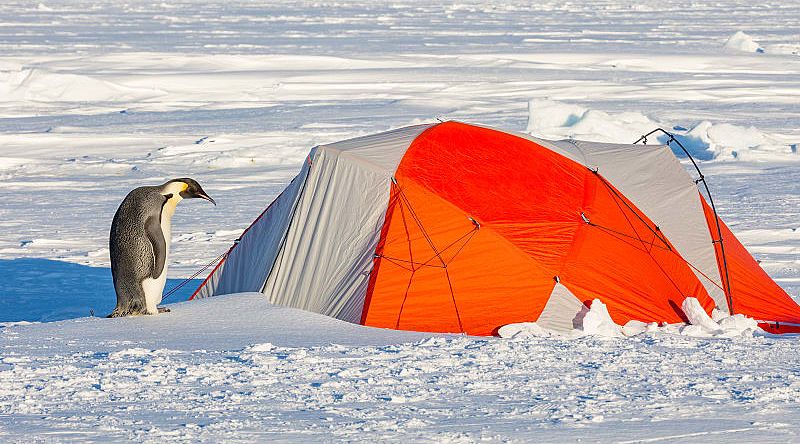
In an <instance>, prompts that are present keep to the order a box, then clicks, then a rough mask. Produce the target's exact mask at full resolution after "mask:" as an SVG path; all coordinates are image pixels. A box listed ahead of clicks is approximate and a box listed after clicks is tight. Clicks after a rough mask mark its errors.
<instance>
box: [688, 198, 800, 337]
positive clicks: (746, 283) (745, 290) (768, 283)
mask: <svg viewBox="0 0 800 444" xmlns="http://www.w3.org/2000/svg"><path fill="white" fill-rule="evenodd" d="M703 210H704V212H705V216H706V219H707V221H708V227H709V232H710V233H711V235H712V236H713V238H714V241H715V244H714V245H715V246H716V249H717V254H718V257H719V267H720V270H724V268H725V265H726V263H727V269H728V276H729V277H730V294H731V299H732V301H733V311H734V313H741V314H744V315H747V316H749V317H751V318H754V319H756V320H760V321H773V322H774V321H777V322H782V323H784V324H787V323H789V324H796V325H797V326H800V310H798V306H797V303H796V302H795V301H794V300H793V299H792V298H791V296H789V295H788V294H787V293H786V291H784V290H783V288H781V287H780V286H779V285H778V284H776V283H775V281H773V280H772V279H771V278H770V277H769V276H768V275H767V273H766V272H764V270H763V269H762V268H761V266H760V265H759V264H758V262H756V260H755V259H753V256H751V255H750V253H748V251H747V249H745V248H744V245H742V243H741V242H739V239H737V238H736V236H734V235H733V232H731V230H730V228H728V226H727V225H725V222H723V221H722V220H721V219H719V224H720V225H719V228H720V230H721V232H722V242H723V246H724V248H725V263H723V261H722V257H723V256H722V250H721V247H720V243H719V242H718V240H719V235H718V233H717V225H716V220H717V218H715V217H714V212H713V211H712V209H711V206H710V205H708V203H706V201H705V199H704V200H703ZM786 327H788V326H786Z"/></svg>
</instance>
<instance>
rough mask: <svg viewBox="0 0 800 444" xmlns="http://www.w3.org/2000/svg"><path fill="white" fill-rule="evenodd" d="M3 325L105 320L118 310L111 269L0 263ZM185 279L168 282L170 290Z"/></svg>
mask: <svg viewBox="0 0 800 444" xmlns="http://www.w3.org/2000/svg"><path fill="white" fill-rule="evenodd" d="M0 275H2V276H3V277H4V279H3V283H4V285H3V289H2V290H0V323H3V322H17V321H30V322H50V321H60V320H64V319H73V318H82V317H87V316H90V315H91V313H92V312H94V316H98V317H104V316H106V315H107V314H109V313H111V311H112V310H114V306H115V304H116V296H115V293H114V283H113V281H112V279H111V269H110V268H104V267H89V266H86V265H80V264H73V263H69V262H62V261H55V260H50V259H34V258H19V259H10V260H5V259H3V260H0ZM182 281H183V279H167V284H166V286H165V287H166V290H167V291H168V290H169V289H171V288H173V287H174V286H176V285H178V284H179V283H181V282H182ZM198 285H200V279H194V280H193V281H190V282H189V283H187V284H186V285H184V286H183V287H181V288H180V289H179V290H178V291H176V292H175V293H174V294H173V295H171V296H170V298H169V299H168V300H167V301H166V302H167V303H169V302H179V301H185V300H186V299H188V298H189V296H191V294H192V292H193V291H194V289H195V288H197V286H198Z"/></svg>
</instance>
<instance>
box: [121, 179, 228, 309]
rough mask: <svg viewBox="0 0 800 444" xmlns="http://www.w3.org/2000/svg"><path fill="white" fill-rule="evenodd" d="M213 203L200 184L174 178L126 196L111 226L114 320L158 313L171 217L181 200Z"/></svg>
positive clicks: (165, 278)
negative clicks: (202, 200) (192, 199)
mask: <svg viewBox="0 0 800 444" xmlns="http://www.w3.org/2000/svg"><path fill="white" fill-rule="evenodd" d="M188 198H200V199H205V200H207V201H209V202H211V203H213V204H214V205H216V204H217V203H216V202H214V199H212V198H211V197H210V196H209V195H208V194H206V192H205V191H203V188H202V187H201V186H200V184H199V183H197V181H195V180H194V179H189V178H181V179H173V180H170V181H168V182H166V183H164V184H163V185H160V186H147V187H139V188H136V189H134V190H133V191H131V192H130V193H128V195H127V196H126V197H125V199H124V200H123V201H122V204H120V206H119V208H118V209H117V212H116V214H114V220H113V222H111V236H110V239H109V252H110V255H111V275H112V277H113V279H114V289H115V290H116V292H117V306H116V308H114V311H113V312H112V313H111V314H110V315H108V317H110V318H115V317H121V316H135V315H144V314H156V313H158V311H159V310H158V304H159V303H160V302H161V298H162V295H163V291H164V284H166V282H167V263H168V262H167V259H168V257H169V243H170V239H171V238H172V215H173V214H174V213H175V207H176V206H177V205H178V202H180V201H181V200H183V199H188Z"/></svg>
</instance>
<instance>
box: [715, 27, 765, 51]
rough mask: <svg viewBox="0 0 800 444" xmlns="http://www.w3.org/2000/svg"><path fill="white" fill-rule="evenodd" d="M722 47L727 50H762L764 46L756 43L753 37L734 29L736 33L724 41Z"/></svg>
mask: <svg viewBox="0 0 800 444" xmlns="http://www.w3.org/2000/svg"><path fill="white" fill-rule="evenodd" d="M724 48H725V49H727V50H729V51H743V52H764V48H762V47H761V45H759V44H758V43H756V41H755V40H753V37H751V36H750V35H748V34H745V33H744V32H742V31H736V34H734V35H732V36H731V38H729V39H728V41H727V42H725V46H724Z"/></svg>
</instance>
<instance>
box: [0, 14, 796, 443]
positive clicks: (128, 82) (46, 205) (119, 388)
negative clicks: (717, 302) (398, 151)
mask: <svg viewBox="0 0 800 444" xmlns="http://www.w3.org/2000/svg"><path fill="white" fill-rule="evenodd" d="M260 3H263V2H243V1H230V2H224V3H222V2H221V3H217V4H209V3H206V2H192V1H164V2H161V1H143V0H136V1H131V2H127V3H124V4H123V3H121V2H113V1H92V2H82V1H49V0H45V1H43V2H41V3H38V2H22V1H10V2H4V3H3V4H2V5H0V272H2V274H3V276H4V279H3V282H5V286H4V288H3V290H0V441H9V442H18V441H34V442H64V441H74V442H85V441H87V440H88V441H92V440H94V441H130V440H135V441H151V442H163V441H166V440H169V441H182V440H185V441H192V442H195V441H223V440H224V441H226V442H252V441H270V440H278V441H293V442H309V441H322V442H329V441H330V442H332V441H384V440H386V441H394V442H409V441H415V442H434V441H435V442H474V441H479V440H486V441H489V442H509V441H510V442H564V441H578V440H580V441H582V442H698V441H703V442H731V441H733V442H745V441H755V440H758V441H764V442H775V441H778V442H789V441H799V440H800V426H799V425H798V424H800V408H798V402H797V401H798V399H799V398H800V355H799V354H798V344H800V343H799V342H798V340H799V339H798V338H797V337H791V336H784V337H773V336H765V335H758V334H757V335H755V336H754V337H753V336H752V335H743V336H739V337H735V338H698V337H686V336H681V335H677V334H674V333H669V332H658V333H643V334H640V335H637V336H634V337H631V338H613V339H608V338H600V337H592V336H585V337H580V338H576V339H565V338H542V337H538V336H531V335H528V336H525V337H522V336H520V337H515V338H513V339H500V338H475V337H466V336H459V335H431V334H422V333H411V332H395V331H386V330H378V329H371V328H366V327H360V326H355V325H350V324H345V323H342V322H339V321H336V320H333V319H329V318H325V317H322V316H318V315H315V314H311V313H305V312H301V311H297V310H292V309H286V308H280V307H273V306H270V305H269V304H267V303H266V301H265V300H263V298H261V297H259V296H258V295H254V294H241V295H232V296H226V297H221V298H216V299H210V300H203V301H200V302H185V303H179V304H175V305H172V306H171V307H172V312H171V313H169V314H165V315H161V316H155V317H140V318H130V319H112V320H106V319H103V318H97V317H96V318H89V317H88V316H89V315H90V313H94V314H95V315H97V316H102V315H105V314H107V313H108V312H110V311H111V309H112V308H113V306H114V294H113V287H112V285H111V282H110V272H109V270H108V267H109V258H108V230H109V227H110V223H111V218H112V217H113V214H114V211H115V210H116V207H117V205H118V204H119V202H120V201H121V200H122V198H123V197H124V196H125V194H126V193H127V192H128V191H129V190H130V189H132V188H134V187H137V186H140V185H152V184H159V183H162V182H164V181H166V180H167V179H169V178H173V177H186V176H188V177H193V178H195V179H197V180H198V181H199V182H200V183H202V184H203V187H204V188H205V190H206V191H207V192H208V193H209V194H210V195H211V196H212V197H214V199H215V200H216V201H217V203H218V206H217V207H212V206H210V205H207V204H204V203H201V202H197V201H188V202H184V203H182V204H181V205H180V206H179V207H178V210H177V212H176V215H175V218H174V219H173V240H172V251H171V255H170V264H169V267H170V268H169V276H170V278H171V279H170V281H169V282H168V284H167V288H171V287H172V286H173V285H176V284H177V283H178V282H180V280H181V279H183V278H185V277H189V276H190V275H192V273H194V272H195V271H196V270H198V269H199V268H201V267H203V266H204V265H206V264H207V263H208V262H209V261H211V260H212V259H213V258H214V257H216V256H217V255H219V254H220V253H222V252H224V251H225V250H226V249H227V247H228V246H229V245H230V243H231V242H232V241H233V240H234V239H235V238H236V237H237V236H238V235H239V234H240V233H241V231H242V230H243V229H244V228H245V227H247V226H248V225H249V224H250V222H251V221H252V220H253V219H254V218H255V217H256V216H257V215H258V214H259V213H260V212H261V211H262V210H263V209H264V207H266V205H268V204H269V202H270V201H271V200H272V199H273V198H274V197H275V196H276V195H277V194H278V193H279V192H280V191H281V190H282V189H283V187H284V186H285V185H286V184H287V183H288V181H289V180H291V178H292V177H293V176H294V175H295V174H296V173H297V171H298V170H299V168H300V164H301V162H302V161H303V159H304V157H305V156H306V154H307V153H308V150H309V149H310V148H311V147H313V146H314V145H317V144H321V143H329V142H334V141H337V140H341V139H345V138H349V137H354V136H359V135H365V134H369V133H374V132H379V131H385V130H388V129H391V128H397V127H400V126H405V125H409V124H415V123H420V122H432V121H435V120H436V119H442V120H445V119H456V120H462V121H466V122H470V123H480V124H486V125H491V126H495V127H499V128H503V129H506V130H513V131H521V132H529V133H532V134H534V135H536V136H540V137H546V138H564V137H575V138H579V139H587V140H599V141H610V142H620V143H630V142H633V141H635V140H636V139H638V138H639V136H641V135H642V134H644V133H646V132H648V131H650V130H651V129H653V128H655V127H658V126H661V127H664V128H666V129H669V130H673V131H675V132H676V133H677V134H678V135H679V138H680V140H681V141H682V142H684V143H685V144H686V146H687V147H689V149H690V151H691V152H692V154H693V155H694V156H695V157H696V158H698V159H700V166H701V168H702V169H703V172H704V174H705V175H706V177H707V178H708V182H709V185H710V187H711V189H712V191H713V193H714V198H715V201H716V202H717V205H718V209H719V211H720V214H721V216H722V218H723V219H724V220H725V221H726V222H727V223H728V225H729V226H730V227H731V229H732V230H733V231H734V232H735V233H736V234H737V236H738V237H739V238H740V239H741V240H742V242H743V243H744V244H745V245H746V246H747V247H748V248H749V249H750V251H751V252H752V253H753V254H754V256H755V257H756V258H757V259H759V260H760V261H761V265H762V267H763V268H764V269H765V270H766V271H767V272H768V273H769V274H770V275H771V276H772V277H773V278H774V279H775V280H776V282H778V283H779V284H780V285H781V286H783V288H785V289H786V290H787V292H789V294H790V295H792V296H793V297H794V298H795V299H800V153H798V148H799V147H800V33H798V27H797V23H798V21H800V3H798V2H777V1H775V2H766V3H764V2H762V3H758V4H755V3H753V2H734V1H719V2H715V3H714V4H713V5H705V4H701V3H698V2H689V1H670V0H666V1H665V0H661V1H645V2H637V3H636V4H635V5H632V4H630V3H629V2H623V1H619V0H615V1H601V2H592V3H591V4H589V3H587V4H583V3H579V2H574V3H569V2H568V3H564V2H556V1H551V2H535V4H530V3H529V2H503V3H504V4H503V5H497V4H494V5H492V4H489V3H488V2H478V1H475V2H471V1H460V2H447V3H431V2H425V3H419V2H411V1H407V0H401V1H394V2H361V3H358V2H346V3H345V2H342V3H333V2H331V3H324V2H285V3H280V2H270V5H263V4H260ZM653 142H655V140H652V141H651V143H653ZM684 160H685V159H684ZM688 166H689V165H688V164H687V167H688ZM194 287H196V283H195V282H192V283H190V284H189V285H187V286H186V287H184V288H183V289H182V291H181V292H179V293H178V294H176V295H174V296H172V297H171V298H170V299H168V300H167V302H180V301H182V300H185V299H186V297H187V296H188V294H189V293H191V290H193V288H194ZM53 321H55V322H53ZM30 322H32V324H29V323H30ZM523 336H524V335H523Z"/></svg>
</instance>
